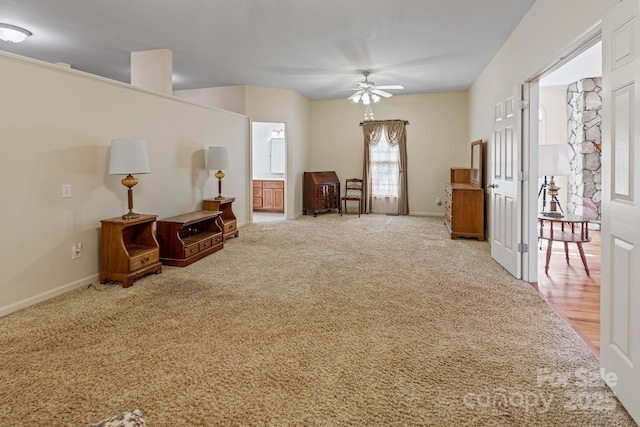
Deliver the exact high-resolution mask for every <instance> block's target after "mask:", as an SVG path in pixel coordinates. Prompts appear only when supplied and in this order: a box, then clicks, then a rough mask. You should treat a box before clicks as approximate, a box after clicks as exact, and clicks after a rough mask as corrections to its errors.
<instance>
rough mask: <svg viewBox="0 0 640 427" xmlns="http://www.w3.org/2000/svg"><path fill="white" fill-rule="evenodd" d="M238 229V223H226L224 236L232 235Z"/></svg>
mask: <svg viewBox="0 0 640 427" xmlns="http://www.w3.org/2000/svg"><path fill="white" fill-rule="evenodd" d="M235 229H236V221H235V220H233V221H231V222H225V223H224V234H227V233H230V232H232V231H233V230H235Z"/></svg>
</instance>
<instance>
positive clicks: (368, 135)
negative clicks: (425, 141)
mask: <svg viewBox="0 0 640 427" xmlns="http://www.w3.org/2000/svg"><path fill="white" fill-rule="evenodd" d="M362 131H363V133H364V171H363V174H362V175H363V186H364V189H363V193H364V206H363V209H364V212H365V213H371V212H372V207H373V201H374V200H373V193H372V191H371V189H372V170H371V153H370V147H371V146H376V145H378V143H379V142H380V138H381V137H382V135H383V132H384V135H385V136H386V139H387V141H389V144H390V145H391V146H397V147H398V150H399V153H398V154H399V155H398V161H399V168H398V173H399V176H398V203H397V205H398V207H397V213H398V215H408V214H409V199H408V197H407V194H408V187H407V134H406V122H405V121H404V120H367V121H365V122H363V124H362Z"/></svg>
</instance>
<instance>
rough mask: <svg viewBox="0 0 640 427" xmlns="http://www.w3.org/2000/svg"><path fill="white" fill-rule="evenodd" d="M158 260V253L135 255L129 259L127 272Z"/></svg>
mask: <svg viewBox="0 0 640 427" xmlns="http://www.w3.org/2000/svg"><path fill="white" fill-rule="evenodd" d="M159 260H160V254H159V253H158V251H153V252H149V253H146V254H141V255H137V256H134V257H131V258H130V259H129V270H131V271H134V270H138V269H141V268H144V267H146V266H148V265H151V264H153V263H155V262H158V261H159Z"/></svg>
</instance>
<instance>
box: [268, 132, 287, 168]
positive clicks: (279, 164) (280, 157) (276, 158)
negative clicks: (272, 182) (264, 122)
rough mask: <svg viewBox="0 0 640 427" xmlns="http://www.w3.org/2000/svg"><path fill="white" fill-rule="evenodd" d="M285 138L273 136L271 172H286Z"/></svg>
mask: <svg viewBox="0 0 640 427" xmlns="http://www.w3.org/2000/svg"><path fill="white" fill-rule="evenodd" d="M284 165H285V153H284V138H271V173H278V174H283V173H284V169H285V168H284Z"/></svg>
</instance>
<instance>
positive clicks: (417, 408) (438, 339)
mask: <svg viewBox="0 0 640 427" xmlns="http://www.w3.org/2000/svg"><path fill="white" fill-rule="evenodd" d="M598 369H599V368H598V361H597V359H596V358H595V357H594V356H593V354H592V353H591V352H590V351H589V350H588V349H587V347H586V345H585V344H584V343H583V342H582V341H581V340H580V339H579V338H578V337H577V336H576V335H575V333H574V332H573V331H572V330H571V329H570V328H569V327H568V326H566V325H565V324H564V323H563V322H562V321H561V320H560V319H559V318H558V317H557V316H556V315H555V314H554V313H553V311H552V310H551V309H550V308H549V307H548V306H547V305H546V303H545V302H543V300H542V299H541V298H540V297H539V296H538V295H537V293H536V292H535V291H534V290H533V289H532V288H531V286H530V285H529V284H527V283H524V282H521V281H517V280H514V279H512V278H511V276H509V274H508V273H506V272H505V271H504V270H503V269H502V268H501V267H500V266H498V265H497V264H496V263H494V262H493V261H492V260H491V258H490V255H489V247H488V244H487V243H485V242H477V241H473V240H457V241H452V240H449V239H448V238H447V236H446V233H445V228H444V225H443V224H442V220H441V219H437V218H421V217H389V216H381V215H363V216H362V217H361V218H358V217H357V216H355V215H349V216H344V217H340V216H339V215H337V214H326V215H319V216H318V217H317V218H313V217H311V216H303V217H302V218H301V219H299V220H295V221H286V222H270V223H263V224H254V225H248V226H246V227H243V228H242V229H241V231H240V237H239V238H238V239H231V240H229V241H228V242H227V243H226V245H225V248H224V249H223V250H222V251H220V252H217V253H215V254H213V255H211V256H209V257H207V258H204V259H202V260H201V261H198V262H197V263H195V264H192V265H191V266H189V267H186V268H178V267H165V269H164V271H163V273H162V274H160V275H151V276H147V277H145V278H142V279H139V280H137V281H136V282H135V284H134V286H132V287H131V288H128V289H123V288H122V287H120V285H119V284H111V285H99V284H95V285H92V286H90V287H89V288H83V289H78V290H75V291H72V292H69V293H67V294H65V295H62V296H61V297H58V298H54V299H52V300H49V301H46V302H43V303H40V304H38V305H36V306H33V307H30V308H27V309H25V310H22V311H19V312H16V313H13V314H11V315H8V316H5V317H3V318H0V425H2V426H81V425H86V424H88V423H90V422H97V421H99V420H100V419H103V418H106V417H108V416H110V415H112V414H116V413H118V412H122V411H125V410H128V409H133V408H139V409H140V410H141V411H142V413H143V414H144V415H145V417H146V419H147V422H148V424H149V425H150V426H152V427H156V426H216V425H220V426H238V425H251V426H288V425H299V426H423V425H529V426H531V425H562V426H565V425H573V426H589V425H594V426H595V425H598V426H605V425H607V426H610V425H635V424H634V423H633V421H632V420H631V419H630V418H629V416H628V415H627V413H626V412H625V411H624V409H623V408H622V406H621V405H620V404H619V403H618V402H617V400H615V398H614V397H613V396H612V394H611V393H610V392H609V391H608V389H607V388H606V386H605V385H604V384H603V382H602V381H600V380H599V377H598Z"/></svg>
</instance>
